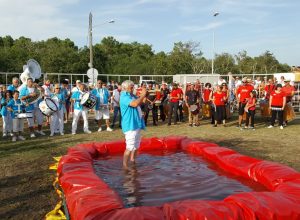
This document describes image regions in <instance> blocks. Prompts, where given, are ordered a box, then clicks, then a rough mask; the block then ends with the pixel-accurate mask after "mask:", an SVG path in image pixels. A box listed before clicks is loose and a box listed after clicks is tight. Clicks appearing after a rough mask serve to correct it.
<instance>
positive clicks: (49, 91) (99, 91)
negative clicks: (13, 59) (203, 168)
mask: <svg viewBox="0 0 300 220" xmlns="http://www.w3.org/2000/svg"><path fill="white" fill-rule="evenodd" d="M0 88H1V93H0V95H1V97H0V98H1V116H2V120H3V137H8V136H11V137H12V141H17V140H25V138H24V137H23V130H24V121H27V122H28V130H29V133H30V138H35V137H36V135H41V136H43V135H46V134H45V132H44V131H43V125H44V122H46V123H47V125H50V134H49V135H50V136H54V135H55V134H60V135H64V132H65V131H64V130H65V129H64V124H65V123H67V122H68V120H70V116H71V115H72V129H71V133H72V134H73V135H76V132H77V125H78V123H79V121H80V120H81V118H82V120H83V131H84V132H85V133H91V132H92V131H91V130H90V129H89V120H88V116H89V115H94V119H95V120H96V121H97V127H98V130H97V131H98V132H101V131H103V130H104V129H103V128H104V127H103V126H102V123H103V121H104V123H105V130H106V131H109V132H111V131H113V130H114V129H115V128H116V127H117V126H118V127H120V128H121V127H122V123H121V115H122V114H121V109H120V97H121V92H122V89H123V90H124V91H125V88H122V85H121V84H120V83H116V82H114V81H111V82H110V83H109V84H107V83H105V82H103V81H101V80H98V81H97V84H96V85H94V86H93V85H86V84H84V83H82V82H81V81H80V80H77V81H76V84H75V85H74V86H72V85H70V84H69V81H68V80H67V79H65V80H62V81H61V83H60V84H59V83H54V84H53V83H51V81H50V80H45V82H44V83H43V84H38V83H37V82H34V81H33V79H32V78H28V79H27V81H26V83H23V84H20V81H19V79H18V78H13V80H12V84H11V85H9V86H8V87H7V88H6V87H5V86H4V85H2V86H0ZM144 90H146V91H147V92H146V94H144V93H143V91H144ZM294 92H295V88H294V86H293V85H291V83H290V80H288V79H284V78H281V79H280V80H278V81H277V80H276V79H266V78H264V79H263V80H261V79H260V78H259V77H258V78H256V79H255V80H252V79H250V78H242V79H240V78H239V77H235V78H234V77H232V76H230V75H229V80H227V81H226V80H225V79H224V78H223V77H220V78H219V80H218V81H217V82H215V83H205V84H203V83H201V82H200V80H197V81H195V82H187V83H186V84H184V85H183V84H180V83H176V82H173V83H171V84H167V83H166V82H161V83H159V84H155V85H154V84H152V83H148V84H146V83H142V84H141V85H134V87H133V91H132V93H133V94H134V95H135V96H137V97H142V99H141V100H140V103H139V105H140V111H141V115H142V116H143V119H144V122H145V126H147V125H149V121H150V120H149V116H150V115H151V116H152V120H151V121H152V125H153V126H157V125H158V123H159V121H162V122H165V123H166V124H167V125H168V126H171V125H172V124H173V125H176V124H178V123H182V122H185V120H187V124H188V125H189V126H191V127H198V126H199V125H200V119H202V118H209V119H210V120H211V123H212V125H213V126H214V127H217V126H219V125H223V126H226V121H227V120H228V118H229V117H230V114H231V113H232V112H231V110H232V106H235V105H236V106H237V109H238V115H239V118H238V123H237V127H239V128H243V129H245V128H249V129H254V126H255V111H256V106H257V102H258V100H263V101H262V103H263V104H264V105H265V106H266V107H267V108H268V109H269V113H270V115H269V116H270V117H271V123H270V125H269V128H272V127H274V125H275V121H276V118H277V119H278V122H279V127H280V129H283V127H284V126H285V125H286V123H287V121H286V119H284V111H285V109H287V105H288V104H289V103H290V102H291V100H292V97H293V95H294ZM86 93H88V94H90V95H91V101H93V99H92V97H95V103H94V105H92V106H89V105H84V104H83V103H82V100H83V98H84V95H85V94H86ZM46 98H47V99H50V100H51V101H52V102H53V103H55V106H56V110H55V111H53V112H51V115H47V116H45V115H43V111H42V109H41V106H40V103H41V102H42V101H44V100H45V99H46ZM50 110H51V108H50ZM200 113H201V114H200ZM185 115H188V117H187V118H186V117H185ZM243 122H245V123H243ZM36 125H37V126H36ZM126 126H127V125H126Z"/></svg>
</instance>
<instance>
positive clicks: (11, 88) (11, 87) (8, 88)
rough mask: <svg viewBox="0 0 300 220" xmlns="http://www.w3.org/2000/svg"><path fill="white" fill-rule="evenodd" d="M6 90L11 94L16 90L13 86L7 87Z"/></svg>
mask: <svg viewBox="0 0 300 220" xmlns="http://www.w3.org/2000/svg"><path fill="white" fill-rule="evenodd" d="M7 90H9V91H11V92H14V91H15V90H17V88H16V87H15V86H14V85H9V86H8V87H7Z"/></svg>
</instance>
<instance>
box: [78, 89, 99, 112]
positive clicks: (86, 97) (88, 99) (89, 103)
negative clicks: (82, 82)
mask: <svg viewBox="0 0 300 220" xmlns="http://www.w3.org/2000/svg"><path fill="white" fill-rule="evenodd" d="M96 102H97V98H96V96H94V95H93V94H91V93H89V92H87V93H84V94H83V96H82V98H81V102H80V104H81V105H82V106H84V107H86V108H88V109H92V108H93V107H94V106H95V105H96Z"/></svg>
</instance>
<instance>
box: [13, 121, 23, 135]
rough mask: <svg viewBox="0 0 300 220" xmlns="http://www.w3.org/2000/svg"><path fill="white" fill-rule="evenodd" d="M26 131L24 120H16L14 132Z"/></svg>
mask: <svg viewBox="0 0 300 220" xmlns="http://www.w3.org/2000/svg"><path fill="white" fill-rule="evenodd" d="M23 129H24V119H23V118H14V119H13V132H19V131H21V132H22V131H23Z"/></svg>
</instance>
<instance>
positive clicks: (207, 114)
mask: <svg viewBox="0 0 300 220" xmlns="http://www.w3.org/2000/svg"><path fill="white" fill-rule="evenodd" d="M202 114H203V117H205V118H210V117H211V106H210V104H208V103H206V104H203V105H202Z"/></svg>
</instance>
